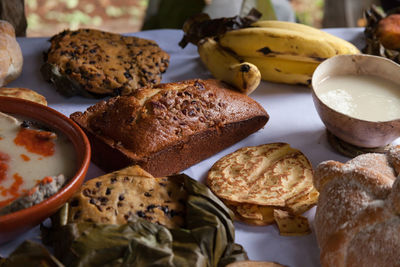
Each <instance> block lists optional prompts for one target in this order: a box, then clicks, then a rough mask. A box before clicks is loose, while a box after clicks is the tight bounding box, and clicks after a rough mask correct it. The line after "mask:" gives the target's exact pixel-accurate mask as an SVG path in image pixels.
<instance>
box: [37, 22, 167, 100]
mask: <svg viewBox="0 0 400 267" xmlns="http://www.w3.org/2000/svg"><path fill="white" fill-rule="evenodd" d="M50 43H51V46H50V49H49V50H48V51H47V52H45V53H44V62H45V63H44V65H43V66H42V69H41V71H42V74H43V76H44V78H45V79H46V80H48V81H50V82H52V83H54V85H55V86H56V88H57V90H59V91H60V92H61V93H62V94H64V95H66V96H72V95H76V94H80V95H84V96H93V95H95V96H104V95H127V94H130V93H132V92H133V91H135V90H137V89H138V88H140V87H143V86H146V85H149V84H157V83H159V82H160V81H161V74H162V73H164V72H165V71H166V69H167V68H168V64H169V55H168V54H167V53H166V52H165V51H163V50H162V49H161V48H160V47H159V46H158V45H157V43H156V42H155V41H152V40H146V39H142V38H138V37H133V36H123V35H120V34H115V33H109V32H103V31H100V30H94V29H79V30H76V31H71V30H65V31H63V32H61V33H59V34H57V35H55V36H53V37H52V38H51V39H50Z"/></svg>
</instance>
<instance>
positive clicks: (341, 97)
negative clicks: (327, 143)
mask: <svg viewBox="0 0 400 267" xmlns="http://www.w3.org/2000/svg"><path fill="white" fill-rule="evenodd" d="M399 77H400V65H398V64H396V63H394V62H393V61H391V60H388V59H385V58H382V57H377V56H371V55H363V54H358V55H339V56H335V57H332V58H330V59H327V60H325V61H324V62H322V63H321V64H320V65H319V66H318V67H317V69H316V70H315V72H314V74H313V77H312V96H313V100H314V105H315V107H316V109H317V112H318V114H319V116H320V118H321V120H322V122H323V123H324V124H325V126H326V128H327V129H328V131H329V132H330V133H332V134H333V135H334V136H336V137H338V138H339V139H341V140H343V141H345V142H347V143H349V144H351V145H355V146H358V147H362V148H377V147H383V146H386V145H388V144H390V143H391V142H393V141H394V140H395V139H397V138H398V137H399V136H400V78H399Z"/></svg>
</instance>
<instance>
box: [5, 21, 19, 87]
mask: <svg viewBox="0 0 400 267" xmlns="http://www.w3.org/2000/svg"><path fill="white" fill-rule="evenodd" d="M22 62H23V59H22V52H21V48H20V47H19V44H18V43H17V40H16V39H15V31H14V28H13V26H12V25H11V24H10V23H9V22H7V21H5V20H0V86H3V85H6V84H7V83H9V82H11V81H13V80H15V79H16V78H17V77H18V76H19V75H20V74H21V71H22Z"/></svg>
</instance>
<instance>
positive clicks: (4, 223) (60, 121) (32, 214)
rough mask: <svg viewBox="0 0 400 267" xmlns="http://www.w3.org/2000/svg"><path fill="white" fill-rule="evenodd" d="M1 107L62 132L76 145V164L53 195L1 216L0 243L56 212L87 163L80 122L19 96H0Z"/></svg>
mask: <svg viewBox="0 0 400 267" xmlns="http://www.w3.org/2000/svg"><path fill="white" fill-rule="evenodd" d="M0 111H1V112H4V113H9V114H16V115H22V116H24V117H28V118H32V119H34V120H37V121H39V122H42V123H43V124H45V125H49V126H51V127H52V128H54V129H57V130H59V131H61V132H63V133H64V134H65V135H66V136H67V137H68V138H69V140H70V141H71V142H72V144H73V146H74V148H75V151H76V164H77V171H76V173H75V175H74V176H73V177H72V178H71V179H70V180H69V181H68V183H67V184H66V185H65V186H64V187H63V188H61V189H60V190H59V191H58V192H57V193H56V194H55V195H53V196H51V197H50V198H48V199H47V200H45V201H43V202H41V203H39V204H37V205H34V206H32V207H29V208H26V209H23V210H20V211H16V212H13V213H10V214H6V215H3V216H0V243H5V242H7V241H9V240H12V239H13V238H15V237H16V236H17V235H19V234H21V233H23V232H25V231H27V230H29V229H30V228H32V227H34V226H36V225H38V224H39V223H40V222H41V221H43V220H44V219H46V218H47V217H49V216H50V215H52V214H53V213H55V212H56V211H57V210H58V209H59V208H60V207H61V206H62V205H63V204H64V203H65V202H66V201H67V200H68V199H69V198H70V197H71V195H72V194H73V193H74V192H75V191H76V190H77V189H78V188H79V187H80V185H81V184H82V182H83V180H84V178H85V175H86V172H87V169H88V167H89V163H90V145H89V141H88V139H87V137H86V135H85V134H84V133H83V131H82V130H81V129H80V128H79V126H77V125H76V124H75V123H74V122H73V121H72V120H70V119H69V118H67V117H66V116H64V115H63V114H61V113H59V112H57V111H55V110H54V109H51V108H49V107H46V106H43V105H40V104H37V103H34V102H30V101H26V100H22V99H17V98H9V97H0Z"/></svg>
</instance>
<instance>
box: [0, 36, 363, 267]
mask: <svg viewBox="0 0 400 267" xmlns="http://www.w3.org/2000/svg"><path fill="white" fill-rule="evenodd" d="M327 31H328V32H331V33H332V34H334V35H337V36H339V37H342V38H344V39H346V40H349V41H351V42H353V43H355V44H356V45H357V46H358V47H359V48H362V46H363V37H362V36H363V35H362V29H360V28H353V29H331V30H327ZM182 34H183V33H182V31H180V30H154V31H146V32H139V33H135V34H134V35H135V36H139V37H143V38H147V39H152V40H155V41H157V42H158V44H159V45H160V47H161V48H162V49H164V50H165V51H166V52H168V53H169V54H170V55H171V61H170V66H169V68H168V70H167V72H166V73H165V74H164V75H163V82H175V81H180V80H185V79H192V78H209V77H211V76H210V74H209V72H208V71H207V69H206V68H205V67H204V66H203V65H202V64H201V62H200V59H199V56H198V54H197V51H196V47H195V46H193V45H188V46H187V47H186V48H185V49H182V48H180V47H179V46H178V42H179V40H180V39H181V37H182ZM18 41H19V43H20V45H21V48H22V51H23V54H24V67H23V72H22V75H21V76H20V77H19V78H18V79H17V80H16V81H14V82H12V83H11V84H9V86H10V87H28V88H30V89H33V90H35V91H37V92H39V93H41V94H43V95H45V96H46V98H47V100H48V103H49V106H50V107H52V108H54V109H56V110H58V111H60V112H62V113H63V114H65V115H67V116H69V115H70V114H71V113H73V112H75V111H84V110H85V109H86V108H87V107H88V106H89V105H92V104H94V103H96V102H97V101H99V100H95V99H87V98H83V97H72V98H65V97H63V96H61V95H60V94H59V93H57V92H56V91H55V89H54V87H53V86H52V85H51V84H48V83H46V82H45V81H44V80H43V78H42V76H41V74H40V71H39V69H40V66H41V64H42V53H43V51H45V50H46V49H47V48H48V46H49V43H48V42H47V41H46V39H44V38H20V39H18ZM251 97H252V98H254V99H255V100H257V101H258V102H259V103H260V104H261V105H262V106H263V107H264V108H265V109H266V110H267V112H268V113H269V115H270V120H269V122H268V123H267V125H266V126H265V127H264V128H263V129H261V130H260V131H258V132H256V133H255V134H253V135H251V136H249V137H248V138H246V139H244V140H242V141H241V142H239V143H237V144H235V145H233V146H232V147H229V148H227V149H225V150H223V151H222V152H220V153H218V154H216V155H214V156H213V157H210V158H209V159H207V160H204V161H203V162H200V163H198V164H196V165H195V166H193V167H191V168H189V169H187V170H185V171H184V172H185V173H186V174H188V175H189V176H191V177H192V178H194V179H197V180H199V181H204V179H205V175H206V172H207V171H208V170H209V168H210V167H211V166H212V164H213V163H214V162H215V161H217V160H218V159H219V158H221V157H222V156H224V155H226V154H228V153H230V152H233V151H235V150H236V149H238V148H240V147H243V146H250V145H259V144H266V143H272V142H286V143H289V144H291V146H292V147H294V148H297V149H300V150H301V151H303V153H304V154H305V155H306V156H307V157H308V158H309V159H310V161H311V162H312V164H313V166H314V167H316V166H317V165H318V164H319V163H320V162H321V161H324V160H328V159H334V160H339V161H346V160H348V158H346V157H343V156H341V155H339V154H338V153H336V152H335V151H334V150H333V149H332V148H331V147H330V146H329V144H328V143H327V139H326V132H325V127H324V125H323V123H322V122H321V120H320V119H319V117H318V114H317V112H316V110H315V108H314V104H313V102H312V98H311V92H310V89H309V88H307V87H305V86H289V85H282V84H274V83H268V82H262V83H261V84H260V86H259V87H258V89H257V90H256V91H255V92H253V93H252V94H251ZM102 173H103V172H102V171H101V170H100V169H98V168H97V167H96V166H95V165H94V164H91V166H90V168H89V172H88V175H87V179H90V178H94V177H96V176H98V175H100V174H102ZM314 213H315V208H313V209H312V210H310V211H308V212H307V213H306V215H307V217H308V218H309V220H310V223H311V225H313V218H314ZM235 226H236V242H237V243H239V244H242V245H243V246H244V248H245V249H246V251H247V253H248V256H249V258H250V259H252V260H267V261H276V262H279V263H281V264H284V265H287V266H293V267H294V266H309V267H312V266H319V265H320V264H319V250H318V245H317V242H316V238H315V235H314V233H312V234H310V235H307V236H300V237H286V236H280V235H279V231H278V229H277V227H276V226H275V225H271V226H265V227H255V226H248V225H245V224H242V223H235ZM39 234H40V231H39V228H38V227H36V228H34V229H32V230H31V231H29V232H27V233H26V234H24V235H22V236H20V237H19V238H17V239H16V240H14V241H12V242H9V243H7V244H4V245H1V246H0V256H3V257H4V256H7V255H8V254H9V253H10V252H11V251H13V250H14V249H15V248H16V247H17V246H18V245H19V244H20V243H21V242H23V241H24V240H26V239H31V240H37V241H40V238H39Z"/></svg>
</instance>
